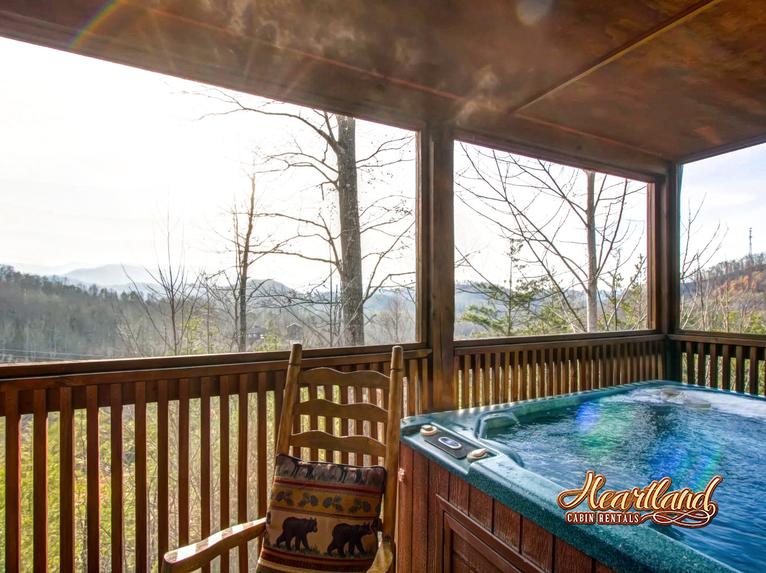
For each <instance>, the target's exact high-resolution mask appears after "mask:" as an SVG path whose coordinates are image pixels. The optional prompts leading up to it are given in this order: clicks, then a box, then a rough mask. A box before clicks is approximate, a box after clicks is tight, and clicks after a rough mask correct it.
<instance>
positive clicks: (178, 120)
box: [0, 39, 766, 284]
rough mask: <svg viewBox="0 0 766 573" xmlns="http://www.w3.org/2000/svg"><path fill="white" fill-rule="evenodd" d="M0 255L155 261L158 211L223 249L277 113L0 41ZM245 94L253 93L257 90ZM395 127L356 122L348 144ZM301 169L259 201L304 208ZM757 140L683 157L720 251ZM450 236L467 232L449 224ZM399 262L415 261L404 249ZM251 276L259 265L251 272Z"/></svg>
mask: <svg viewBox="0 0 766 573" xmlns="http://www.w3.org/2000/svg"><path fill="white" fill-rule="evenodd" d="M0 78H2V79H1V80H0V81H1V82H2V85H0V264H2V263H10V264H15V265H17V266H20V267H21V268H25V269H30V270H34V269H35V268H37V267H42V266H44V267H48V268H55V269H57V270H59V271H66V270H69V269H73V268H80V267H93V266H99V265H104V264H126V265H137V266H154V265H155V264H156V262H157V258H158V254H159V253H158V251H159V249H160V248H161V245H162V242H163V240H164V232H165V231H164V230H165V228H166V226H167V225H166V220H167V219H168V217H169V220H170V222H171V227H172V229H173V238H174V240H175V241H176V242H178V243H180V242H181V241H183V243H184V244H185V246H186V249H185V250H186V253H187V254H186V257H187V261H186V262H187V264H190V265H193V266H199V267H208V268H213V267H216V266H220V265H221V264H224V263H222V261H223V260H224V255H223V254H222V251H223V248H224V242H223V241H222V239H221V237H220V236H219V233H220V230H221V229H223V230H224V231H225V228H226V225H227V219H226V215H225V213H226V210H227V209H228V208H229V207H230V206H231V204H232V202H233V201H234V200H235V198H236V197H238V196H239V197H241V196H242V195H243V194H244V193H246V192H247V185H248V181H247V178H246V177H245V169H246V167H247V166H248V165H249V164H250V163H251V162H252V157H253V150H254V149H255V148H256V147H258V146H260V147H261V148H269V147H273V146H278V145H279V144H284V143H285V142H286V141H287V138H289V137H290V134H289V133H287V132H286V131H285V129H284V125H283V124H281V123H280V122H278V121H275V120H271V119H267V118H263V117H261V116H255V114H251V115H250V116H246V115H242V114H236V115H231V116H226V117H215V118H207V119H202V120H201V119H199V118H200V116H202V115H203V114H204V113H206V112H210V111H213V110H215V109H220V106H217V107H216V104H214V103H213V102H211V101H209V100H207V99H206V98H204V97H200V96H195V95H192V94H188V93H184V92H185V91H188V90H192V91H198V90H200V87H199V86H198V85H196V84H193V83H191V82H186V81H184V80H180V79H176V78H170V77H167V76H162V75H159V74H153V73H149V72H145V71H142V70H137V69H132V68H129V67H125V66H120V65H116V64H111V63H106V62H101V61H98V60H94V59H89V58H84V57H80V56H75V55H71V54H67V53H63V52H58V51H54V50H49V49H45V48H40V47H35V46H31V45H27V44H22V43H18V42H14V41H11V40H5V39H0ZM242 97H244V98H249V100H250V101H252V102H254V103H255V104H257V103H258V102H260V101H262V100H258V99H257V98H250V97H249V96H242ZM398 133H399V132H398V131H397V130H392V129H391V128H385V127H381V126H376V125H374V124H370V123H366V122H359V124H358V139H359V147H360V149H361V150H362V151H363V150H364V149H365V148H366V149H370V148H371V146H373V145H375V142H376V141H380V140H381V138H383V137H390V136H391V134H398ZM414 170H415V164H414V161H411V162H409V163H406V164H404V165H403V166H401V167H400V168H395V169H394V170H393V171H392V173H389V177H388V179H386V178H385V177H382V178H380V179H378V180H375V181H365V182H363V187H364V188H365V189H366V190H367V191H368V192H371V193H386V192H387V191H386V189H389V190H390V189H395V190H396V191H397V192H401V193H404V194H406V195H408V196H414V190H415V185H416V177H415V171H414ZM309 184H310V180H309V179H308V178H307V177H306V176H305V175H295V176H292V177H291V178H290V179H289V180H285V179H284V178H283V179H281V180H280V179H274V178H272V179H269V178H266V179H264V182H263V185H264V196H265V197H266V199H265V201H266V202H267V203H270V204H271V205H272V206H276V205H280V204H281V205H288V204H289V205H290V206H291V208H299V209H300V208H303V207H302V206H305V207H306V208H310V207H311V206H312V205H313V204H315V202H316V192H312V193H307V192H306V187H307V185H309ZM765 184H766V145H764V146H760V147H754V148H751V149H747V150H743V151H740V152H736V153H733V154H728V155H726V156H722V157H719V158H714V159H709V160H705V161H701V162H697V163H694V164H690V165H687V166H686V169H685V172H684V183H683V201H684V202H686V201H691V202H692V203H696V202H698V201H699V200H700V199H701V198H702V197H703V196H704V197H705V205H704V209H703V212H702V214H701V216H700V218H699V228H698V231H697V232H695V233H694V236H695V237H697V236H698V233H699V236H700V237H703V236H704V235H705V233H706V232H707V231H708V230H709V229H710V228H711V227H712V226H714V225H715V224H716V223H717V222H718V221H719V220H721V221H722V223H723V224H724V226H725V227H727V228H728V235H727V237H726V241H725V244H724V248H723V249H722V251H721V254H720V257H719V258H722V257H737V256H741V255H744V254H746V251H747V229H748V228H749V227H753V242H754V245H753V248H754V250H755V251H764V250H766V232H764V231H763V230H762V227H760V226H759V225H758V221H763V220H764V219H765V218H766V202H764V201H763V200H762V198H763V196H764V195H763V193H764V191H766V189H764V185H765ZM457 235H458V240H462V239H461V238H471V237H472V236H473V234H472V231H471V227H466V226H465V225H459V228H458V230H457ZM408 257H409V258H407V259H406V260H405V261H404V262H401V263H399V264H400V265H404V266H409V267H410V268H413V267H414V263H413V262H412V259H411V255H410V256H408ZM285 273H287V274H291V275H292V276H294V277H295V278H294V280H292V281H288V282H291V283H292V284H305V282H306V280H307V277H305V276H297V275H306V274H317V273H319V274H321V272H320V271H318V270H317V269H315V268H311V266H310V265H297V266H296V263H295V262H294V261H281V262H280V261H271V262H270V263H269V268H268V272H267V274H268V275H269V276H280V275H284V274H285ZM259 274H260V273H259Z"/></svg>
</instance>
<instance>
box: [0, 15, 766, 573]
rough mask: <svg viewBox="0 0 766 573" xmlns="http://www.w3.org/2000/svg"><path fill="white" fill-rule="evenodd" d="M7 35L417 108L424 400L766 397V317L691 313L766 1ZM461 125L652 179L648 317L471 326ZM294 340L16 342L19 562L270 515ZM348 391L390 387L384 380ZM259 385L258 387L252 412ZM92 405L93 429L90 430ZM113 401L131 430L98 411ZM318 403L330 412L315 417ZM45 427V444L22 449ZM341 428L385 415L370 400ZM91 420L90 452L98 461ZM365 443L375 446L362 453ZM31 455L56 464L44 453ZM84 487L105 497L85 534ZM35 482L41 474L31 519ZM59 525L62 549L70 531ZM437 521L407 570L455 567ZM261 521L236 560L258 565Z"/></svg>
mask: <svg viewBox="0 0 766 573" xmlns="http://www.w3.org/2000/svg"><path fill="white" fill-rule="evenodd" d="M0 35H1V36H4V37H7V38H11V39H15V40H20V41H23V42H29V43H33V44H38V45H42V46H46V47H51V48H55V49H60V50H66V51H69V52H73V53H76V54H82V55H87V56H94V57H96V58H100V59H103V60H107V61H111V62H116V63H122V64H127V65H129V66H134V67H138V68H143V69H146V70H151V71H157V72H161V73H165V74H168V75H172V76H178V77H183V78H187V79H192V80H195V81H200V82H205V83H209V84H212V85H214V86H219V87H221V88H226V89H232V90H238V91H241V92H245V93H250V94H255V95H258V96H263V97H268V98H273V99H275V100H279V101H284V102H288V103H292V104H297V105H302V106H308V107H310V108H319V109H323V110H327V111H329V112H331V113H335V114H344V115H348V116H353V117H356V118H359V119H364V120H370V121H375V122H380V123H383V124H387V125H392V126H396V127H401V128H405V129H409V130H413V131H415V132H416V133H417V144H416V145H417V178H418V182H417V195H416V239H417V240H416V251H417V260H416V282H415V290H416V306H415V309H416V310H415V332H416V335H415V339H416V340H415V342H407V343H405V344H403V346H404V358H405V383H404V386H405V388H404V395H403V414H404V415H405V416H413V415H417V414H422V413H430V412H436V411H446V410H454V409H461V408H473V407H477V406H487V405H492V404H501V403H506V402H519V401H525V400H531V399H536V398H542V397H550V396H557V395H562V394H567V393H572V392H580V391H584V390H592V389H599V388H606V387H612V386H618V385H623V384H627V383H632V382H637V381H645V380H674V381H681V382H685V383H688V384H692V385H701V386H706V387H710V388H719V389H722V390H730V391H733V392H736V393H742V394H750V395H757V396H766V337H764V336H762V335H756V334H738V333H719V332H702V331H688V330H684V329H683V328H682V327H681V324H680V307H681V298H682V292H681V291H682V286H683V285H682V281H681V269H680V266H681V263H680V251H681V246H680V240H681V239H680V237H681V203H680V196H679V188H680V185H681V173H682V170H683V167H682V166H683V165H684V164H685V163H688V162H690V161H694V160H699V159H702V158H706V157H711V156H714V155H718V154H723V153H726V152H729V151H733V150H736V149H740V148H743V147H747V146H751V145H755V144H758V143H762V142H764V141H766V98H765V97H764V96H765V95H766V43H765V40H764V38H766V12H765V11H764V10H763V6H762V5H761V3H760V2H757V1H750V0H704V1H691V0H689V1H670V0H668V1H665V0H662V1H659V0H658V1H642V2H632V3H614V2H599V1H595V0H594V1H577V0H573V1H567V2H553V1H542V0H541V1H538V2H535V1H518V2H485V3H449V5H448V4H447V3H444V4H442V3H436V2H429V1H414V2H413V1H410V2H404V1H396V2H387V3H374V4H373V3H359V2H346V1H342V0H337V1H336V0H331V1H326V2H299V1H289V2H281V1H276V0H274V1H265V2H263V1H259V2H250V1H246V0H241V1H239V0H234V1H231V2H213V1H211V2H202V1H200V2H190V3H187V2H183V3H178V2H172V1H163V0H158V1H149V0H146V1H144V0H137V1H115V2H107V3H103V2H97V1H79V0H78V1H74V0H71V1H70V0H66V1H65V0H62V1H60V2H56V3H55V6H52V5H49V4H46V3H30V2H18V1H13V0H11V1H6V2H2V3H0ZM30 73H34V70H30ZM456 142H464V143H468V144H475V145H481V146H485V147H490V148H492V149H496V150H500V151H505V152H511V153H520V154H524V155H529V156H533V157H540V158H544V159H546V160H550V161H555V162H558V163H562V164H565V165H571V166H574V167H578V168H582V169H586V170H598V171H601V172H604V173H608V174H613V175H616V176H620V177H627V178H630V179H632V180H636V181H640V182H644V183H646V185H647V187H646V189H647V191H646V193H647V195H646V197H647V211H646V239H647V248H646V255H647V267H646V285H647V313H646V327H645V328H640V329H637V330H629V331H612V332H584V333H578V334H562V335H534V336H533V335H529V336H526V335H525V336H514V337H502V338H497V337H495V338H482V339H470V338H469V339H456V336H455V322H456V310H455V282H456V281H455V267H456V254H455V249H454V245H455V232H456V231H455V230H456V226H459V225H460V224H461V222H460V220H458V219H456V216H455V161H454V158H455V156H454V153H455V145H456ZM721 193H726V190H721ZM389 359H390V345H376V346H360V347H339V348H312V349H308V350H306V351H305V352H304V359H303V361H304V368H315V367H321V366H329V367H332V368H337V369H339V370H342V371H354V370H365V369H371V370H377V371H379V372H383V373H387V372H388V371H389V369H390V364H389V362H388V361H389ZM287 360H288V352H287V351H269V352H246V353H229V354H215V355H212V354H201V355H188V356H172V357H147V358H122V359H112V360H90V361H89V360H78V361H63V362H36V363H13V364H3V365H0V423H2V424H3V425H4V430H5V443H4V450H3V457H2V460H3V463H4V465H5V470H6V471H5V483H4V484H3V487H4V493H3V496H4V499H5V504H4V513H5V515H4V522H3V538H4V565H5V568H6V570H7V571H11V572H13V571H19V570H30V569H32V568H33V569H34V570H35V571H45V570H51V569H53V568H55V569H56V570H60V571H74V570H75V562H76V559H77V560H78V562H79V563H83V562H84V563H86V564H87V568H88V570H93V571H97V570H99V569H100V568H103V567H104V566H106V567H107V568H109V569H111V570H113V571H122V570H135V571H151V570H157V568H158V567H159V562H160V560H161V558H162V555H163V554H164V553H165V552H166V551H168V550H170V549H173V548H174V547H176V546H178V545H186V544H188V543H191V542H195V541H198V539H195V538H194V536H193V535H192V532H191V531H190V526H189V524H190V522H191V520H198V521H199V524H200V526H199V532H200V534H201V535H202V536H207V535H209V534H211V533H214V532H216V531H219V530H221V529H225V528H227V527H229V526H230V525H232V524H233V523H237V522H244V521H248V520H250V519H254V518H256V517H263V516H265V513H266V506H267V495H266V488H258V494H257V495H256V496H253V495H252V494H249V486H248V483H249V480H251V477H250V476H251V475H252V474H255V482H256V483H258V484H267V483H270V480H271V477H272V476H271V472H272V470H273V456H274V440H275V436H276V428H277V427H278V423H279V417H280V413H281V410H282V395H283V391H284V387H285V374H286V371H287ZM314 391H315V392H316V390H314ZM323 395H324V396H325V397H326V398H332V399H335V400H337V401H339V402H341V403H343V404H353V403H356V402H374V403H376V404H377V403H381V404H382V402H383V400H384V398H383V396H382V394H378V393H377V392H376V391H373V390H371V389H370V388H363V387H354V388H351V389H350V390H347V389H341V388H340V387H337V388H329V387H328V388H324V393H323ZM314 397H316V396H314ZM245 403H249V404H253V403H254V404H255V409H254V410H249V411H248V409H246V408H245V409H239V408H238V409H237V410H236V411H237V415H236V417H233V416H232V412H233V409H232V407H233V405H234V404H238V405H241V404H245ZM127 411H130V417H131V419H132V420H134V422H131V426H130V432H129V433H128V432H126V426H125V424H124V423H123V417H124V416H125V415H126V414H125V413H126V412H127ZM253 413H254V417H253ZM83 416H84V419H85V425H84V427H85V434H84V435H76V433H75V427H76V425H77V420H78V419H81V418H82V417H83ZM104 419H108V425H109V434H108V435H104V434H103V433H100V432H99V420H104ZM310 424H311V427H312V429H316V428H317V427H319V426H320V422H319V420H318V419H317V418H316V417H315V418H314V419H312V420H311V421H310ZM30 425H31V426H32V430H31V431H32V432H33V434H32V435H33V441H32V445H31V449H30V450H29V451H31V457H30V456H28V455H22V452H23V451H24V448H23V444H22V434H23V432H24V429H25V428H29V426H30ZM334 426H335V425H334ZM190 427H195V428H196V427H198V428H199V433H197V432H196V431H195V432H191V431H190ZM335 427H337V428H339V429H340V431H341V432H342V433H343V434H349V435H351V434H358V433H363V432H364V431H365V429H364V428H362V427H361V425H360V424H357V423H356V422H355V421H354V420H340V423H339V424H338V425H337V426H335ZM51 432H55V434H56V440H57V443H58V444H59V448H58V450H57V451H56V452H51V451H50V449H49V447H48V443H49V439H50V437H51ZM149 439H151V440H152V443H156V458H155V457H153V456H154V454H152V455H151V456H150V455H148V453H147V440H149ZM126 440H130V441H131V442H132V443H131V444H130V448H129V449H130V451H131V452H133V453H134V457H133V459H130V460H126V457H125V455H124V454H125V450H126V445H125V444H126ZM80 441H83V443H84V446H85V449H86V460H87V462H86V465H85V467H84V468H78V467H76V463H75V450H76V448H78V447H80V446H79V445H78V444H79V443H80ZM153 451H154V450H153ZM171 455H173V456H175V457H176V458H177V459H176V460H174V464H172V465H171V464H170V461H169V457H170V456H171ZM105 457H108V460H109V462H108V471H107V469H105V467H104V465H105V462H104V458H105ZM340 461H341V462H344V463H349V462H350V463H355V462H356V463H360V462H362V460H361V459H357V456H356V455H354V454H348V453H343V454H342V455H341V456H340ZM412 463H413V459H412V457H410V458H409V460H407V459H406V458H404V459H403V461H402V467H403V468H404V474H403V479H404V480H413V479H415V477H414V476H416V477H417V479H418V480H422V479H423V477H424V475H423V472H425V475H426V476H428V471H429V470H428V468H429V466H428V465H427V464H426V465H425V466H422V465H417V466H415V467H412V465H411V464H412ZM51 464H54V465H55V466H56V467H57V474H58V475H57V476H56V478H55V479H56V484H55V490H56V495H55V496H53V495H51V493H50V492H51V486H50V484H51V479H52V476H51V472H50V470H49V468H50V467H51ZM30 466H31V467H32V476H33V479H32V481H31V483H30V481H29V480H26V481H24V480H22V477H21V476H22V468H23V467H27V468H29V467H30ZM192 466H193V467H192ZM171 468H173V469H175V471H171ZM197 469H198V472H197ZM83 473H84V476H85V480H84V481H83V480H82V479H81V478H80V477H78V476H80V475H82V474H83ZM173 474H175V475H173ZM104 475H107V476H108V477H106V478H105V477H104ZM128 481H129V482H130V484H131V485H130V488H129V489H130V495H127V493H126V485H125V484H126V483H127V482H128ZM105 482H106V483H108V484H109V487H108V490H104V489H103V488H102V487H101V484H102V483H105ZM418 483H431V482H428V481H427V480H426V481H425V482H423V481H418ZM77 487H84V488H85V489H86V499H87V508H86V509H87V519H86V529H87V536H86V539H85V540H82V543H83V544H84V545H83V547H84V548H85V554H84V555H82V556H78V555H76V547H78V545H79V544H78V543H77V542H76V540H75V531H76V530H75V527H74V522H75V514H76V511H77V508H76V507H75V490H76V488H77ZM155 488H156V489H155ZM23 490H26V491H32V492H33V516H32V519H31V520H26V518H25V517H24V514H23V513H24V508H23V507H22V498H23ZM105 491H108V493H105ZM406 491H407V495H404V496H401V498H400V500H399V507H400V517H401V516H409V514H411V513H416V514H418V515H420V516H421V517H422V519H423V520H424V521H422V522H420V523H419V527H420V528H421V529H422V528H425V529H428V528H429V524H428V521H427V518H428V514H427V512H426V513H422V512H421V511H422V510H423V509H424V508H423V507H422V506H421V505H419V504H422V503H425V502H424V499H425V498H424V497H422V496H420V495H419V493H420V492H418V491H416V492H415V493H413V490H412V489H409V488H408V489H407V490H406ZM193 495H198V496H199V498H200V500H201V504H200V505H199V506H197V505H196V504H194V503H192V502H191V501H190V500H191V499H192V496H193ZM214 497H215V498H214ZM107 505H108V507H109V508H110V510H109V511H108V512H105V511H104V507H106V506H107ZM54 506H55V515H56V516H57V519H56V520H55V521H56V522H55V523H52V520H51V519H50V516H51V515H53V510H54ZM213 507H216V508H218V509H217V510H216V511H213V510H212V508H213ZM425 509H426V510H427V507H426V508H425ZM150 514H151V516H152V517H151V518H150V517H149V516H150ZM126 520H129V522H130V523H127V521H126ZM22 523H31V527H22ZM107 524H108V530H109V532H110V534H109V535H108V536H105V535H104V534H103V530H104V528H105V526H106V525H107ZM410 525H412V524H410ZM412 527H415V529H417V528H418V524H417V523H416V524H415V525H414V526H412ZM54 530H55V535H57V536H58V554H57V555H52V554H50V552H49V551H48V549H47V548H48V539H49V536H50V535H51V533H52V532H54ZM429 531H430V530H429ZM412 535H413V531H412V528H411V527H409V526H408V527H402V528H400V536H399V538H398V539H397V543H398V547H399V554H398V556H399V558H398V561H397V565H398V570H399V571H402V572H404V571H425V570H436V564H435V562H434V561H432V560H431V559H430V558H429V556H428V555H427V554H425V553H423V552H422V551H419V547H417V546H413V541H412V540H413V537H412ZM540 535H541V538H543V541H545V539H547V538H545V535H546V534H545V533H540ZM407 536H410V537H409V538H408V537H407ZM23 538H27V539H32V543H33V547H34V553H33V563H27V562H23V559H22V550H21V547H22V539H23ZM252 545H253V544H251V547H250V553H248V550H247V548H238V549H237V550H233V551H232V552H231V555H230V557H229V559H228V560H226V559H223V560H222V561H221V563H220V565H216V567H217V566H220V567H221V569H222V570H223V569H227V568H232V569H233V568H237V567H238V569H237V570H243V571H244V570H247V569H248V565H249V564H252V555H253V554H254V552H255V548H254V547H252ZM415 545H417V543H416V544H415ZM128 546H129V547H130V551H127V550H126V547H128ZM530 551H542V552H543V553H545V552H548V553H546V554H545V555H543V556H542V557H540V559H541V560H542V561H540V562H539V564H538V565H539V568H540V570H549V571H553V570H556V571H558V570H559V569H558V568H557V567H559V566H558V565H555V563H557V561H556V560H557V559H559V558H561V559H565V557H566V556H565V557H561V555H560V554H559V553H557V552H556V551H555V547H554V543H553V541H552V538H551V541H550V543H548V544H547V545H546V544H545V543H544V542H543V545H542V546H535V547H534V548H533V549H530ZM105 552H106V554H107V555H108V556H109V558H108V560H105V559H104V557H103V555H104V553H105ZM562 567H563V566H562Z"/></svg>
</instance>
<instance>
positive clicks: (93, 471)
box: [85, 386, 101, 572]
mask: <svg viewBox="0 0 766 573" xmlns="http://www.w3.org/2000/svg"><path fill="white" fill-rule="evenodd" d="M85 401H86V442H87V448H86V449H87V468H86V475H87V484H86V489H87V507H88V553H87V555H88V571H93V572H98V571H99V570H100V569H101V566H100V563H99V560H100V557H101V556H100V552H99V535H100V534H101V524H100V517H101V516H100V511H101V508H100V503H101V502H100V500H99V481H100V480H99V447H98V386H88V387H87V388H86V389H85Z"/></svg>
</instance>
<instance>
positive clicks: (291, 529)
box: [276, 517, 318, 551]
mask: <svg viewBox="0 0 766 573" xmlns="http://www.w3.org/2000/svg"><path fill="white" fill-rule="evenodd" d="M317 531H318V529H317V520H316V519H313V518H312V519H301V518H298V517H288V518H287V519H285V520H284V522H283V523H282V535H280V536H279V537H278V538H277V543H276V546H277V547H279V546H280V544H282V543H284V544H285V548H286V549H287V550H288V551H289V549H290V543H291V542H292V540H293V539H295V551H300V548H301V545H303V547H304V548H305V549H307V550H309V551H310V550H311V547H309V542H308V534H309V533H316V532H317Z"/></svg>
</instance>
